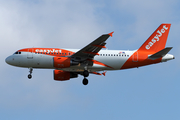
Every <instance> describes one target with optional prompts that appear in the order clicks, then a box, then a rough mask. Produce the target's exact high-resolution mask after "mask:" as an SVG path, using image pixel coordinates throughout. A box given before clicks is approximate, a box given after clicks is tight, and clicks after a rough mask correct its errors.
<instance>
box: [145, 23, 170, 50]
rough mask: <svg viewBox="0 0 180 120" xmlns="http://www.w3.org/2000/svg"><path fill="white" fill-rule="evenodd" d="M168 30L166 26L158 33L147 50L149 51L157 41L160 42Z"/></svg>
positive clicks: (147, 46)
mask: <svg viewBox="0 0 180 120" xmlns="http://www.w3.org/2000/svg"><path fill="white" fill-rule="evenodd" d="M166 30H168V27H166V25H164V26H163V28H162V29H161V30H158V31H157V34H156V36H154V38H153V39H152V40H151V41H150V42H149V43H148V45H146V49H147V50H149V49H150V48H151V47H152V46H153V45H154V44H155V43H156V42H157V41H159V38H160V37H161V36H162V35H163V34H164V33H165V32H166Z"/></svg>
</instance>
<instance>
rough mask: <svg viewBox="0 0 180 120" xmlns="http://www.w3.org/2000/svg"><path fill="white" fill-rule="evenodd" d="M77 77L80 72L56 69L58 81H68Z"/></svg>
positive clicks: (55, 73)
mask: <svg viewBox="0 0 180 120" xmlns="http://www.w3.org/2000/svg"><path fill="white" fill-rule="evenodd" d="M76 77H78V74H75V73H72V72H66V71H63V70H54V80H57V81H66V80H69V79H71V78H76Z"/></svg>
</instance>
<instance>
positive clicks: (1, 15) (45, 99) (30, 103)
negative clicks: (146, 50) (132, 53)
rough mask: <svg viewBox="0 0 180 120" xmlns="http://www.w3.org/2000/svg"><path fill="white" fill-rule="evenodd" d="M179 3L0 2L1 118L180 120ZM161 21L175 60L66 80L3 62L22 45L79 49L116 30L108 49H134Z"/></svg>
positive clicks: (133, 0) (136, 0)
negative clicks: (168, 25)
mask: <svg viewBox="0 0 180 120" xmlns="http://www.w3.org/2000/svg"><path fill="white" fill-rule="evenodd" d="M179 6H180V1H179V0H111V1H109V0H105V1H103V0H0V50H1V59H0V66H1V67H0V75H1V77H0V119H2V120H10V119H11V120H32V119H35V120H40V119H43V120H49V119H62V120H72V119H75V120H76V119H77V120H81V119H83V120H102V119H103V120H117V119H120V120H179V119H180V87H179V86H180V76H179V68H180V47H179V44H180V39H179V38H180V37H179V36H180V35H179V33H180V29H179V28H180V7H179ZM161 23H171V24H172V25H171V29H170V33H169V37H168V41H167V44H166V46H167V47H173V49H172V50H171V51H170V54H173V55H174V56H175V58H176V59H174V60H171V61H168V62H166V63H159V64H156V65H150V66H145V67H141V68H138V69H137V68H135V69H129V70H122V71H110V72H107V73H106V76H105V77H104V76H97V75H90V77H88V79H89V84H88V85H87V86H84V85H82V79H83V77H82V76H80V77H79V78H75V79H71V80H70V81H65V82H57V81H54V80H53V70H41V69H34V71H33V78H32V80H28V78H27V75H28V74H29V70H28V69H26V68H18V67H13V66H10V65H7V64H6V63H5V58H6V57H7V56H9V55H11V54H13V53H14V52H15V51H17V50H18V49H22V48H27V47H55V48H82V47H84V46H85V45H87V44H89V43H90V42H91V41H93V40H95V39H96V38H97V37H99V36H100V35H102V34H105V33H110V32H112V31H114V34H113V37H112V38H109V39H108V40H107V45H106V47H107V48H108V49H115V50H118V49H120V50H134V49H138V48H139V47H140V46H141V45H142V44H143V42H144V41H145V40H146V39H147V38H148V37H149V36H150V35H151V34H152V32H154V30H155V29H156V28H157V27H158V26H159V25H160V24H161Z"/></svg>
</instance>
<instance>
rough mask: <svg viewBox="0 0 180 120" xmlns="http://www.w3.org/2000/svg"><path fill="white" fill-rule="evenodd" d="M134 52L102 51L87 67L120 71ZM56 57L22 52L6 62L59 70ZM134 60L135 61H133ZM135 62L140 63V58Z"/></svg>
mask: <svg viewBox="0 0 180 120" xmlns="http://www.w3.org/2000/svg"><path fill="white" fill-rule="evenodd" d="M66 50H69V51H72V52H77V51H78V50H79V49H66ZM136 51H137V50H134V51H124V50H101V51H100V52H99V55H96V56H95V57H94V60H95V61H98V63H101V64H98V63H96V62H94V64H93V65H92V66H87V69H88V70H89V71H90V72H93V71H103V70H120V69H121V67H122V66H123V65H124V64H125V62H126V61H127V60H128V59H129V58H130V57H131V56H132V55H133V54H134V53H135V52H136ZM54 57H55V56H52V55H47V54H43V53H31V52H21V53H20V54H13V55H11V56H9V57H7V58H6V62H7V63H8V64H10V65H13V66H17V67H25V68H40V69H57V68H55V67H54V66H53V58H54ZM173 57H174V56H173V55H170V54H167V55H166V56H164V57H163V58H162V61H163V62H164V61H167V60H169V59H172V58H173ZM132 60H133V59H132ZM134 62H138V57H137V58H136V60H134ZM84 67H85V64H83V63H82V64H81V65H76V66H71V67H68V68H62V69H60V68H58V69H59V70H64V71H74V72H78V71H83V70H84Z"/></svg>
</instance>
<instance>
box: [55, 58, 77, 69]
mask: <svg viewBox="0 0 180 120" xmlns="http://www.w3.org/2000/svg"><path fill="white" fill-rule="evenodd" d="M78 64H79V62H75V61H72V60H71V58H69V57H54V67H55V68H67V67H70V66H73V65H78Z"/></svg>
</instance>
